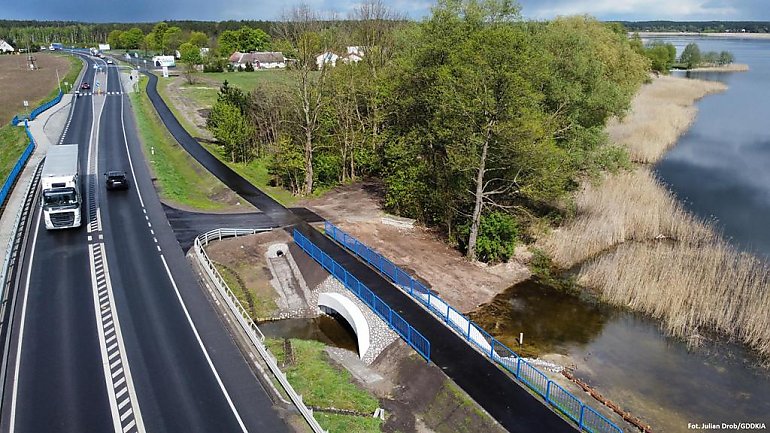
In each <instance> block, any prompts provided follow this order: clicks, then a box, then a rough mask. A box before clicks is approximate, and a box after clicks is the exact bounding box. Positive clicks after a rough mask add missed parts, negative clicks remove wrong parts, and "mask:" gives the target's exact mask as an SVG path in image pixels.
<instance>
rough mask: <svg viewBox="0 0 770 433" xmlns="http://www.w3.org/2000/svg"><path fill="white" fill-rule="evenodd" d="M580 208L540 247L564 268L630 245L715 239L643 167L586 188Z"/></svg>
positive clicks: (705, 225)
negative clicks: (658, 240)
mask: <svg viewBox="0 0 770 433" xmlns="http://www.w3.org/2000/svg"><path fill="white" fill-rule="evenodd" d="M576 206H577V209H576V217H575V218H574V219H573V220H571V221H570V222H569V223H568V224H567V225H565V226H564V227H561V228H559V229H557V230H554V231H553V232H552V233H551V234H550V235H549V236H546V237H545V238H544V239H542V240H541V241H540V242H539V243H538V246H539V247H540V248H542V249H544V250H545V251H546V252H547V253H548V254H549V256H550V257H551V259H552V260H553V262H554V264H556V265H557V266H559V267H560V268H564V269H567V268H571V267H573V266H574V265H576V264H578V263H581V262H583V261H585V260H587V259H589V258H591V257H595V256H596V255H598V254H600V253H602V252H604V251H607V250H609V249H610V248H612V247H613V246H615V245H618V244H622V243H625V242H628V241H647V240H654V239H672V240H676V241H679V242H683V243H686V244H688V245H703V244H707V243H709V242H712V241H713V239H714V238H715V234H714V231H713V230H712V229H711V228H710V227H709V225H708V223H707V222H705V221H702V220H700V219H698V218H696V217H694V216H693V215H691V214H690V213H688V212H687V211H685V210H684V209H683V207H682V205H681V204H680V203H679V202H678V201H677V199H676V197H674V195H673V194H672V193H671V192H669V191H668V190H667V189H666V188H665V187H664V186H663V185H661V183H660V181H659V180H658V179H657V178H655V176H653V175H652V173H650V171H649V170H648V169H646V168H643V167H642V168H637V169H635V170H633V171H627V172H622V173H618V174H614V175H609V176H606V177H605V178H604V179H603V180H602V181H601V182H600V183H598V184H593V183H586V184H585V185H584V187H583V189H582V191H581V192H580V193H579V194H578V196H577V197H576Z"/></svg>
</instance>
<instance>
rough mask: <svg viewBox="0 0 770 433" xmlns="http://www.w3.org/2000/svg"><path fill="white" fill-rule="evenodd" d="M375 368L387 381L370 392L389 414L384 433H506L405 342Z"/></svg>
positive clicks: (398, 343) (391, 348)
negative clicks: (378, 399)
mask: <svg viewBox="0 0 770 433" xmlns="http://www.w3.org/2000/svg"><path fill="white" fill-rule="evenodd" d="M372 368H373V369H374V370H376V371H377V372H378V373H379V374H381V375H382V376H383V377H384V378H385V380H384V381H381V382H378V383H376V385H375V386H372V387H371V388H370V391H372V392H373V393H374V394H375V395H377V396H378V397H379V398H380V404H381V405H382V407H383V408H384V409H385V411H386V412H387V414H388V417H387V418H386V422H385V424H383V427H382V431H384V432H389V433H394V432H434V431H435V432H440V433H444V432H446V433H454V432H468V433H470V432H489V433H497V432H501V433H502V432H505V429H503V428H502V427H501V426H500V425H499V424H498V423H497V422H496V421H494V419H492V417H490V416H489V415H488V414H487V413H486V412H484V411H483V410H482V409H481V407H480V406H478V405H477V404H476V403H475V402H474V401H473V400H472V399H471V398H470V397H469V396H468V395H467V394H465V392H463V391H462V390H460V389H459V388H458V387H457V386H456V385H454V383H453V382H452V381H451V380H449V378H447V377H446V375H444V373H443V372H442V371H441V369H439V368H438V367H436V365H435V364H429V363H426V362H425V361H424V360H423V359H422V358H420V357H419V356H417V355H416V354H415V353H414V352H413V351H412V350H411V349H410V348H409V347H408V346H407V345H406V344H405V343H404V342H402V341H401V340H398V341H396V342H395V343H393V344H391V345H390V346H389V347H388V348H387V349H385V351H384V352H382V354H381V355H380V356H379V357H378V358H377V360H376V361H375V362H374V363H373V364H372Z"/></svg>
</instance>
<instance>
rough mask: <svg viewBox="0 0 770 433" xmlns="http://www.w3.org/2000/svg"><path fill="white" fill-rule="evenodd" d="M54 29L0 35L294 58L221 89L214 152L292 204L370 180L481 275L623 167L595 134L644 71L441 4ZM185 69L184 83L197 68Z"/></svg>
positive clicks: (500, 2)
mask: <svg viewBox="0 0 770 433" xmlns="http://www.w3.org/2000/svg"><path fill="white" fill-rule="evenodd" d="M22 24H24V23H22ZM30 24H32V23H30ZM60 24H61V25H59V26H47V27H35V26H34V25H30V26H26V27H25V26H22V27H13V28H11V29H8V28H7V27H5V26H6V25H7V22H2V23H0V37H3V33H4V32H5V33H6V34H9V35H10V38H11V39H13V38H16V39H14V40H15V41H18V40H23V39H24V38H34V41H36V42H35V43H36V44H37V43H39V44H41V45H43V44H47V43H50V42H62V43H65V44H66V43H69V42H70V41H73V43H75V44H81V45H86V46H88V45H93V44H94V43H97V42H101V43H103V42H104V41H105V40H110V39H111V36H112V39H113V40H114V41H116V43H117V44H122V45H125V47H126V48H140V47H143V48H145V49H148V48H149V49H154V50H160V51H165V52H169V51H171V52H173V51H172V50H174V49H179V51H180V52H182V63H187V64H189V65H190V66H193V64H194V63H202V62H208V66H209V68H213V67H217V65H211V64H212V63H219V65H221V60H217V59H216V58H214V59H211V58H209V59H202V58H199V56H198V50H197V48H196V47H197V46H204V45H205V42H206V41H205V38H208V42H209V46H211V47H212V48H213V50H212V51H213V55H214V56H215V57H216V56H219V57H225V56H227V55H229V54H230V53H229V52H224V51H230V50H232V49H239V50H245V51H248V50H249V49H248V48H252V49H253V48H257V49H270V50H275V51H281V52H283V53H284V54H286V55H287V57H289V58H291V59H292V62H291V67H290V68H288V69H287V70H286V71H285V73H286V74H287V77H286V79H285V80H281V81H280V82H269V83H268V82H266V83H262V84H261V85H260V86H258V87H257V88H256V89H254V90H252V91H250V92H244V91H242V90H240V89H238V88H236V87H234V86H231V85H228V84H227V83H225V86H223V88H222V89H221V91H220V94H219V97H218V100H217V102H216V103H215V104H214V106H213V107H212V110H211V113H210V116H209V119H208V128H209V129H210V131H211V132H212V135H213V136H214V137H215V139H216V140H217V142H218V143H219V145H220V148H221V151H222V154H223V155H225V157H226V158H227V159H229V160H230V161H231V162H236V163H250V162H252V161H255V160H262V161H265V162H266V164H267V165H268V166H269V168H270V174H271V176H272V178H273V179H274V182H275V184H276V185H279V186H282V187H284V188H286V189H288V190H290V191H292V192H293V193H295V194H298V195H309V194H312V193H314V192H315V191H318V190H323V189H327V188H331V187H333V186H335V185H338V184H341V183H345V182H350V181H355V180H357V179H362V178H377V179H380V180H381V182H382V184H383V186H384V191H385V196H384V204H385V207H386V208H387V210H388V211H390V212H393V213H395V214H398V215H402V216H406V217H411V218H415V219H417V220H419V221H420V222H421V223H423V224H426V225H429V226H432V227H436V228H438V229H440V231H441V232H443V233H444V234H445V236H446V238H447V239H448V241H449V242H450V243H451V244H453V245H455V246H457V247H458V248H459V249H460V250H462V251H463V252H464V253H465V254H466V255H467V256H468V257H469V258H470V259H472V260H482V261H487V262H497V261H505V260H507V259H508V258H509V257H510V256H511V255H512V254H513V249H514V247H515V245H516V243H517V242H520V241H522V240H528V239H530V238H531V235H532V233H533V232H534V231H536V230H537V229H538V227H542V225H543V224H553V223H555V222H558V221H559V220H561V219H562V218H564V217H565V216H567V215H569V212H570V205H569V202H570V200H569V195H570V193H571V192H572V191H574V190H575V189H576V188H577V186H578V185H579V182H580V180H581V179H583V178H585V177H588V176H594V175H596V174H598V173H600V172H602V171H604V170H615V169H618V168H620V167H624V166H626V165H627V164H628V158H627V155H626V154H625V151H624V150H622V149H621V148H618V147H615V146H612V145H610V144H609V143H608V142H607V137H606V135H605V133H604V126H605V124H606V122H607V120H608V119H609V118H611V117H614V116H623V115H624V113H625V112H626V110H627V109H628V108H629V105H630V102H631V99H632V97H633V96H634V94H635V93H636V91H637V90H638V88H639V86H640V85H641V84H642V83H643V82H644V81H645V80H647V79H649V78H648V73H649V71H650V65H651V62H650V60H649V59H648V55H647V54H646V53H645V47H639V46H638V45H636V46H635V45H633V44H632V41H630V40H629V38H628V30H627V29H626V28H625V27H623V26H622V25H620V24H617V23H602V22H599V21H597V20H595V19H592V18H590V17H586V16H578V17H561V18H557V19H555V20H552V21H549V22H534V21H528V20H525V19H523V17H522V16H521V14H520V8H519V6H518V5H517V4H516V3H514V2H511V1H508V0H487V1H478V0H440V1H439V2H438V3H437V4H436V6H435V7H434V8H433V10H432V14H431V15H430V16H429V17H426V18H425V19H424V20H422V21H420V22H414V21H407V20H404V19H403V17H402V16H401V15H400V14H399V13H398V12H397V11H395V10H392V9H390V8H389V7H387V6H385V5H384V4H383V3H382V2H381V1H379V0H369V1H366V2H364V3H362V4H361V5H360V6H359V7H358V9H357V10H356V11H355V12H354V13H352V14H351V16H350V17H348V19H347V20H333V19H332V17H329V16H324V15H322V14H321V13H319V12H318V11H315V10H313V9H311V8H309V7H307V6H299V7H296V8H294V9H292V10H291V11H289V12H287V14H286V16H284V17H283V18H282V20H281V21H276V22H272V23H266V22H253V23H252V24H254V27H249V24H248V23H246V22H226V23H203V22H186V21H180V22H173V23H172V22H163V23H157V24H153V25H149V24H147V25H136V24H91V25H88V24H74V23H60ZM194 26H197V27H194ZM239 26H240V27H239ZM201 35H203V37H201ZM67 37H69V38H70V39H66V38H67ZM91 41H93V43H92V42H91ZM185 41H187V42H185ZM129 45H130V47H129ZM220 45H222V46H225V47H227V49H226V50H224V51H223V52H218V51H220V50H218V49H217V48H218V46H220ZM347 46H357V47H359V48H360V49H361V51H362V52H363V59H362V60H361V61H360V62H350V63H345V62H338V63H337V66H336V67H321V68H319V67H318V66H317V64H316V60H317V59H316V56H317V55H318V54H319V53H325V52H329V51H333V52H344V50H345V47H347ZM186 71H187V72H188V73H189V74H190V76H191V78H192V74H194V73H195V68H193V67H189V68H186Z"/></svg>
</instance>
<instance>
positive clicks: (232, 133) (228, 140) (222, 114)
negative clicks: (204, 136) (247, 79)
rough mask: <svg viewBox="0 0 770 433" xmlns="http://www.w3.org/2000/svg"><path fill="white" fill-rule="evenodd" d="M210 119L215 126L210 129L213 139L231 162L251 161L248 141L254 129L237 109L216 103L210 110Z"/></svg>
mask: <svg viewBox="0 0 770 433" xmlns="http://www.w3.org/2000/svg"><path fill="white" fill-rule="evenodd" d="M210 117H211V118H212V119H214V121H213V124H214V125H216V126H215V127H214V128H212V129H211V132H212V133H213V135H214V138H215V139H216V140H217V142H219V144H220V145H221V146H222V150H223V152H224V154H225V155H227V157H228V159H229V160H230V161H231V162H246V161H249V160H250V159H251V156H252V155H251V146H250V144H249V141H250V140H251V138H252V137H253V136H254V128H253V127H252V126H251V125H250V124H249V122H248V121H247V119H246V117H245V116H244V115H243V114H242V113H241V110H240V109H238V107H236V106H234V105H232V104H229V103H227V102H217V103H215V104H214V106H213V107H212V108H211V114H210Z"/></svg>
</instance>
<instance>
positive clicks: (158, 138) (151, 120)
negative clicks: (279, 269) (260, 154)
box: [131, 77, 228, 210]
mask: <svg viewBox="0 0 770 433" xmlns="http://www.w3.org/2000/svg"><path fill="white" fill-rule="evenodd" d="M146 87H147V78H146V77H142V78H141V82H140V89H141V90H140V92H139V93H134V94H132V95H131V104H132V106H133V108H134V114H135V115H136V124H137V129H138V130H139V135H140V137H141V139H142V143H143V145H144V148H145V154H146V155H147V158H148V159H149V160H150V165H151V168H152V171H153V174H154V176H155V177H156V178H157V187H158V193H159V194H160V196H161V197H162V198H163V199H164V200H168V201H170V202H172V203H176V204H181V205H184V206H188V207H191V208H195V209H200V210H222V209H225V208H227V207H228V206H227V205H226V204H224V203H221V202H217V201H215V200H212V197H213V196H215V195H217V194H219V193H220V192H221V191H222V190H223V189H224V186H223V185H222V184H221V183H220V182H219V181H218V180H217V179H216V178H214V177H213V176H212V175H211V174H209V173H208V172H207V171H206V170H205V169H203V167H201V166H200V165H199V164H198V162H197V161H195V160H194V159H192V157H190V156H189V155H188V154H187V152H185V151H184V149H182V148H181V147H179V144H178V143H176V141H175V140H174V138H173V137H172V136H171V135H170V134H169V132H168V130H167V129H166V128H165V127H164V126H163V124H162V123H161V121H160V119H159V118H158V115H157V113H156V112H155V109H154V108H153V106H152V103H151V102H150V100H149V99H148V98H147V96H146V92H145V89H146ZM153 149H154V155H153Z"/></svg>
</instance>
